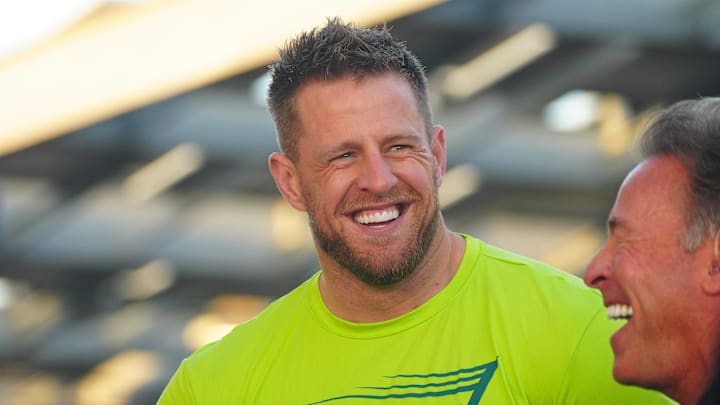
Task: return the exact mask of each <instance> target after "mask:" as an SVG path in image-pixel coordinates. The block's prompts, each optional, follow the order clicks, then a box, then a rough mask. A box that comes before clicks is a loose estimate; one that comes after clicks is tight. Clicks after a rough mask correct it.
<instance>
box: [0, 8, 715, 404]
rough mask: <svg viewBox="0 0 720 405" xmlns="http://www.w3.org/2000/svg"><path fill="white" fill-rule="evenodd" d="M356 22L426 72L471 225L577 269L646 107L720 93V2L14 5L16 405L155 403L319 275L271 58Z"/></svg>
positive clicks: (4, 78)
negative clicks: (209, 350) (318, 32)
mask: <svg viewBox="0 0 720 405" xmlns="http://www.w3.org/2000/svg"><path fill="white" fill-rule="evenodd" d="M335 15H337V16H341V17H343V18H344V19H345V20H347V21H354V22H356V23H357V24H358V25H374V24H379V23H383V22H387V23H388V24H389V25H390V26H392V27H393V29H392V30H393V33H394V35H395V36H396V38H398V39H401V40H404V41H406V42H407V45H408V46H409V48H411V49H412V50H413V51H414V52H415V53H416V54H417V55H418V56H419V57H420V58H421V60H423V62H424V63H425V64H426V66H427V71H428V76H429V80H430V91H431V99H432V101H433V107H434V111H435V121H436V122H438V123H440V124H443V125H444V126H445V127H446V136H447V142H448V149H449V157H448V160H449V171H448V175H447V178H446V180H445V183H444V185H443V187H442V189H441V193H440V194H441V203H442V205H443V209H444V212H445V215H446V218H447V220H448V222H449V224H450V226H451V227H452V228H453V229H455V230H457V231H461V232H465V233H469V234H472V235H474V236H477V237H480V238H482V239H484V240H486V241H488V242H491V243H494V244H496V245H499V246H501V247H504V248H506V249H509V250H513V251H517V252H520V253H523V254H525V255H527V256H530V257H534V258H537V259H540V260H543V261H547V262H550V263H552V264H554V265H556V266H558V267H560V268H561V269H563V270H566V271H568V272H572V273H575V274H581V273H582V271H583V268H584V266H585V264H586V263H587V261H588V259H589V258H590V257H591V256H592V254H593V253H594V252H595V251H596V249H598V247H599V246H600V245H601V243H602V242H603V240H604V237H605V229H604V222H605V218H606V215H607V213H608V211H609V209H610V208H611V206H612V203H613V199H614V196H615V192H616V190H617V187H618V186H619V184H620V182H621V180H622V178H623V177H624V175H625V173H626V172H627V171H628V170H629V168H630V167H632V165H633V164H634V163H635V162H636V161H637V152H636V149H635V145H634V140H635V136H636V134H637V133H638V131H639V130H640V129H641V128H642V126H643V125H644V123H645V122H646V120H647V118H648V117H649V116H650V115H651V114H652V113H653V112H654V111H656V110H657V109H658V108H661V107H664V106H666V105H668V104H669V103H672V102H674V101H677V100H679V99H684V98H695V97H698V96H714V95H718V94H720V74H718V73H719V72H720V2H717V1H713V0H645V1H640V0H636V1H628V0H505V1H502V0H454V1H441V0H422V1H418V0H415V1H410V0H395V1H392V2H388V1H376V0H364V1H352V2H350V1H344V2H343V1H329V0H327V1H322V0H303V1H289V0H264V1H229V0H226V1H222V0H184V1H182V0H157V1H97V0H95V1H93V0H67V1H58V0H56V1H40V0H26V1H23V2H20V1H0V191H1V194H0V209H1V217H0V235H1V236H2V240H1V243H0V260H1V262H0V263H1V266H2V267H1V271H0V403H2V404H8V405H11V404H12V405H15V404H32V405H35V404H38V405H41V404H42V405H51V404H52V405H56V404H78V405H103V404H108V405H109V404H117V405H121V404H153V403H155V401H156V399H157V397H158V396H159V394H160V392H161V390H162V388H163V387H164V385H165V384H166V383H167V381H168V379H169V378H170V376H171V375H172V373H173V372H174V370H175V369H176V367H177V366H178V364H179V362H180V361H181V360H182V358H183V357H185V356H186V355H187V354H188V353H190V352H192V351H193V350H195V349H196V348H198V347H199V346H200V345H202V344H204V343H206V342H209V341H211V340H214V339H216V338H218V337H220V336H222V335H223V334H224V333H226V332H227V331H228V330H229V328H231V327H232V325H235V324H237V323H238V322H242V321H243V320H245V319H247V318H249V317H251V316H253V315H254V314H256V313H257V312H258V311H259V310H261V309H262V308H263V307H264V306H265V305H267V303H268V302H269V301H270V300H272V299H274V298H276V297H278V296H279V295H281V294H283V293H285V292H287V291H288V290H289V289H291V288H292V287H293V286H295V285H297V284H298V283H300V282H302V281H303V280H304V279H305V278H307V277H308V276H309V275H310V274H312V273H313V272H315V271H316V270H317V263H316V260H315V257H314V253H313V249H312V243H311V239H310V234H309V231H308V230H307V225H306V219H305V217H304V216H303V215H302V214H300V213H297V212H295V211H293V210H292V209H291V208H289V206H288V205H286V204H285V203H284V202H283V201H282V199H281V198H280V196H279V194H278V193H277V191H276V189H275V186H274V183H273V181H272V178H271V177H270V175H269V173H268V170H267V166H266V159H267V156H268V154H269V153H271V152H272V151H274V150H275V149H276V143H275V135H274V128H273V125H272V122H271V120H270V117H269V114H268V113H267V112H266V109H265V105H264V93H265V89H266V86H267V81H268V77H267V75H266V68H265V66H266V65H267V64H268V63H269V62H270V61H271V60H272V59H273V58H274V57H275V55H276V50H277V48H278V47H279V46H280V45H282V43H283V41H284V40H285V39H286V38H288V37H290V36H292V35H293V34H295V33H297V32H298V31H300V30H303V29H306V28H309V27H313V26H316V25H319V24H322V23H323V22H324V20H325V17H327V16H335Z"/></svg>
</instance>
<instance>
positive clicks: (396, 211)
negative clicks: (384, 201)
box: [352, 205, 400, 225]
mask: <svg viewBox="0 0 720 405" xmlns="http://www.w3.org/2000/svg"><path fill="white" fill-rule="evenodd" d="M399 216H400V206H398V205H394V206H392V207H388V208H384V209H382V210H363V211H358V212H356V213H355V214H353V216H352V217H353V220H355V222H357V223H359V224H363V225H381V224H384V223H386V222H390V221H393V220H395V219H397V218H398V217H399Z"/></svg>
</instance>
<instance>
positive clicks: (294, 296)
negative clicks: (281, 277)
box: [186, 280, 310, 370]
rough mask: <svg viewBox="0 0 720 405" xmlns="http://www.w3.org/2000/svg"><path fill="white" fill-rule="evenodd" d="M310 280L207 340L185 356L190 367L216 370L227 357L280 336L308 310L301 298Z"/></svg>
mask: <svg viewBox="0 0 720 405" xmlns="http://www.w3.org/2000/svg"><path fill="white" fill-rule="evenodd" d="M309 285H310V280H308V281H306V282H305V283H303V284H301V285H300V286H298V287H296V288H295V289H293V290H292V291H290V292H288V293H287V294H285V295H283V296H281V297H279V298H277V299H276V300H274V301H273V302H271V303H270V304H269V305H268V306H267V307H266V308H265V309H263V310H262V311H261V312H260V313H259V314H257V315H256V316H254V317H253V318H251V319H249V320H247V321H245V322H243V323H240V324H238V325H237V326H235V327H234V328H233V329H232V330H231V331H230V332H229V333H228V334H226V335H225V336H223V337H222V338H221V339H219V340H217V341H214V342H211V343H209V344H207V345H205V346H203V347H201V348H200V349H198V350H197V351H195V352H194V353H193V354H192V355H190V357H188V358H187V359H186V362H187V363H188V366H190V367H192V368H201V369H202V368H210V369H213V370H217V367H222V364H234V362H233V361H232V360H230V359H233V358H245V359H248V358H249V357H252V356H253V355H254V354H255V353H258V352H261V350H257V349H259V348H261V347H264V346H267V345H269V344H272V343H273V342H274V341H275V340H276V339H277V338H278V336H280V337H282V336H283V335H284V334H285V333H286V332H287V329H288V328H289V327H291V325H292V324H293V323H297V322H303V320H304V319H305V318H306V317H307V316H308V314H309V310H308V308H307V305H305V303H304V301H305V299H306V294H307V289H308V288H309Z"/></svg>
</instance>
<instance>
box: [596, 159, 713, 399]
mask: <svg viewBox="0 0 720 405" xmlns="http://www.w3.org/2000/svg"><path fill="white" fill-rule="evenodd" d="M688 182H689V177H688V173H687V171H686V169H685V168H684V167H683V166H682V165H681V164H680V163H679V162H678V160H677V159H675V158H674V157H670V156H659V157H653V158H651V159H649V160H646V161H644V162H643V163H641V164H640V165H638V167H636V168H635V169H634V170H633V171H632V172H631V173H630V174H629V175H628V177H627V178H626V179H625V182H624V183H623V185H622V187H621V188H620V192H619V194H618V197H617V200H616V202H615V206H614V207H613V209H612V211H611V212H610V217H609V220H608V226H609V237H608V240H607V244H606V245H605V246H604V247H603V248H602V249H601V250H600V252H598V254H597V255H596V256H595V258H594V259H593V260H592V262H591V263H590V265H589V266H588V268H587V270H586V273H585V276H584V279H585V282H586V283H587V284H588V285H590V286H592V287H595V288H599V289H600V290H601V291H602V294H603V299H604V301H605V305H606V306H607V307H608V316H609V317H611V318H626V319H628V320H627V323H626V324H625V325H624V326H623V327H622V328H620V329H619V330H618V332H616V333H615V334H614V335H613V336H612V338H611V344H612V348H613V352H614V354H615V364H614V368H613V374H614V376H615V378H616V379H617V380H618V381H619V382H621V383H626V384H633V385H640V386H644V387H648V388H654V389H658V390H661V391H663V392H665V393H666V394H669V395H672V393H673V392H674V390H677V389H678V386H679V385H680V384H681V381H682V379H683V376H684V375H685V374H686V373H687V371H688V370H692V369H693V368H697V367H698V358H697V356H696V353H695V352H696V348H697V347H698V345H699V344H700V343H701V342H702V339H703V338H702V336H701V335H702V333H703V326H704V325H705V324H706V322H704V318H703V316H704V314H703V311H702V306H701V304H699V302H701V301H702V293H701V290H702V288H701V287H700V285H701V283H702V281H701V274H703V273H707V266H706V265H705V264H704V263H703V261H702V260H701V257H700V255H699V254H698V253H697V252H695V253H691V252H687V251H686V249H685V248H684V246H683V243H682V237H683V235H684V231H685V214H686V210H687V209H688V208H687V207H688V190H689V188H688V187H689V183H688Z"/></svg>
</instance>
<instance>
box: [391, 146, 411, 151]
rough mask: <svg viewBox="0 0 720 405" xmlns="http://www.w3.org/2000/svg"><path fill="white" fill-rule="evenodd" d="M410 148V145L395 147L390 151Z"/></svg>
mask: <svg viewBox="0 0 720 405" xmlns="http://www.w3.org/2000/svg"><path fill="white" fill-rule="evenodd" d="M407 148H409V146H408V145H393V146H392V148H390V150H403V149H407Z"/></svg>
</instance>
